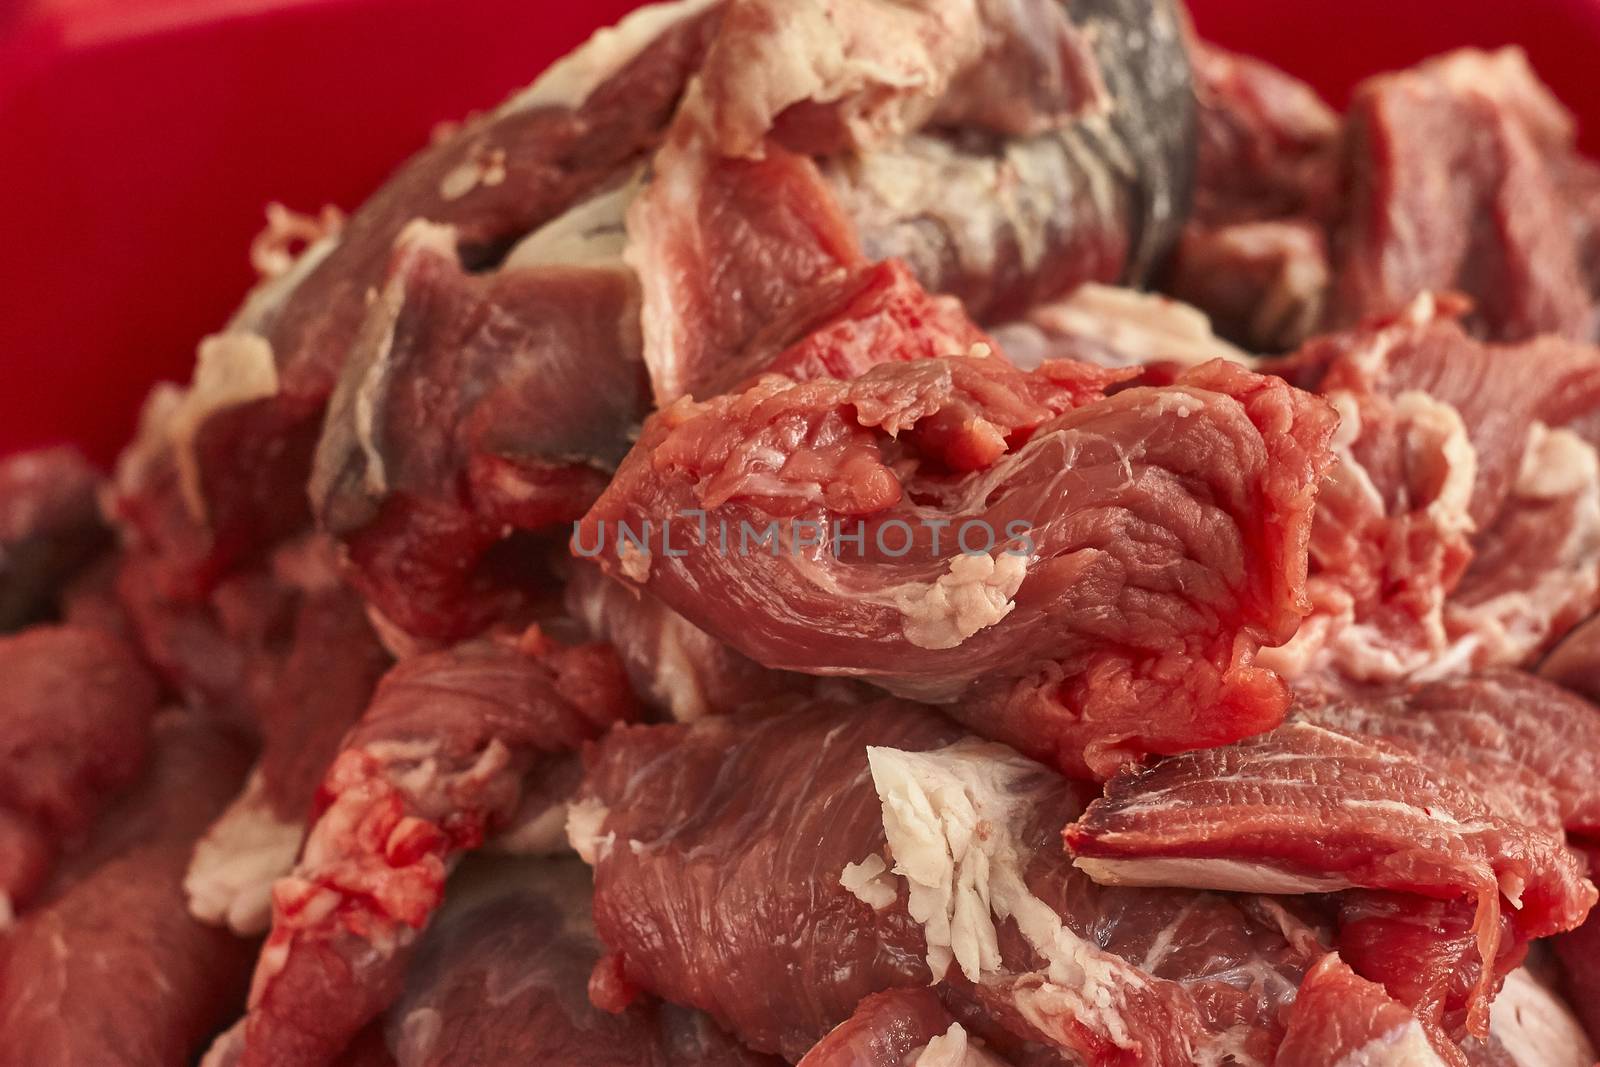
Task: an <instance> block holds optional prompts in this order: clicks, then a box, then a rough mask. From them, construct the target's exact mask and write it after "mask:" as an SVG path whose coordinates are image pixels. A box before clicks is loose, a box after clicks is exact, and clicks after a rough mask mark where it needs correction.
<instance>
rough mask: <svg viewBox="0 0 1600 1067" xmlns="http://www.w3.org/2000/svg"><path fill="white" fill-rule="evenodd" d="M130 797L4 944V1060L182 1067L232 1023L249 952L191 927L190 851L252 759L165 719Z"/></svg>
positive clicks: (190, 724) (185, 719)
mask: <svg viewBox="0 0 1600 1067" xmlns="http://www.w3.org/2000/svg"><path fill="white" fill-rule="evenodd" d="M150 747H151V758H150V761H149V764H148V767H147V768H146V770H145V772H144V774H143V776H142V777H141V779H140V781H139V783H138V784H137V786H136V787H135V788H134V790H133V792H131V793H130V794H128V795H127V796H125V797H124V798H123V799H122V801H121V803H120V804H119V805H118V807H117V808H116V810H115V811H114V812H113V813H111V814H109V815H107V816H106V817H105V818H104V819H103V820H102V821H101V822H100V824H99V825H98V826H97V827H96V829H95V831H94V832H93V834H92V835H91V836H90V837H89V839H88V840H87V842H86V843H85V845H84V847H83V848H82V849H81V850H80V851H79V852H78V853H77V854H76V855H74V856H73V858H72V859H71V860H70V861H69V862H68V863H67V864H65V865H64V866H63V867H62V869H61V870H60V871H59V872H58V874H57V875H56V878H55V879H54V881H53V882H52V883H51V885H50V886H49V888H48V890H47V892H46V896H45V898H44V899H43V900H42V902H41V903H40V904H39V906H38V907H36V908H35V909H33V910H32V911H30V912H28V913H27V914H25V915H24V916H23V917H22V918H21V920H20V921H18V923H17V924H16V926H15V927H14V928H12V929H11V930H9V931H8V932H7V933H6V934H5V937H4V940H0V1034H4V1035H5V1042H4V1051H3V1053H0V1056H3V1058H4V1059H5V1060H6V1062H8V1063H17V1064H28V1065H29V1067H80V1065H83V1064H100V1063H106V1064H112V1063H114V1064H123V1065H127V1067H184V1065H186V1064H190V1063H192V1062H193V1061H194V1056H195V1054H196V1053H197V1052H198V1051H199V1048H200V1046H201V1045H202V1044H203V1042H204V1041H205V1040H206V1038H207V1037H209V1036H210V1035H211V1033H213V1032H214V1031H215V1029H216V1027H217V1026H219V1025H220V1024H222V1023H223V1022H225V1021H226V1019H227V1016H228V1013H229V1012H231V1011H234V1010H236V1008H235V1004H236V1002H237V998H238V997H239V996H240V995H242V993H243V990H244V984H245V980H246V978H247V976H248V974H249V964H250V958H251V955H252V954H253V946H252V945H251V944H250V943H248V942H245V941H240V940H238V939H236V938H234V937H233V936H232V935H230V934H228V933H227V932H225V931H221V930H214V929H211V928H208V927H206V926H202V925H201V924H200V923H197V922H195V921H194V920H193V919H191V918H190V917H189V914H188V912H187V911H186V910H185V908H184V898H183V889H182V886H181V882H182V878H183V870H184V866H185V865H186V864H187V863H188V859H189V850H190V848H191V847H192V846H193V844H194V840H195V838H196V837H198V836H199V834H200V832H201V831H202V830H203V829H204V828H205V826H206V823H207V822H208V821H209V820H210V819H211V818H212V817H213V816H214V815H215V814H216V813H217V812H218V811H219V810H220V809H221V807H222V805H223V804H225V803H226V802H227V800H228V798H229V797H230V796H231V795H232V794H233V791H234V790H235V789H237V788H238V785H239V780H240V778H241V777H242V775H243V773H244V768H245V755H244V753H243V752H242V751H241V750H240V749H239V748H238V747H237V746H236V745H234V744H233V743H232V742H231V741H229V740H228V739H227V738H226V737H225V736H223V735H222V734H221V733H219V732H218V731H216V730H215V729H214V728H213V727H210V726H207V725H205V724H204V723H202V722H200V721H199V720H197V719H196V718H195V717H194V716H192V715H190V714H189V713H187V712H181V711H168V712H163V713H162V715H161V716H159V717H158V719H157V720H156V723H155V726H154V729H153V731H152V737H151V746H150Z"/></svg>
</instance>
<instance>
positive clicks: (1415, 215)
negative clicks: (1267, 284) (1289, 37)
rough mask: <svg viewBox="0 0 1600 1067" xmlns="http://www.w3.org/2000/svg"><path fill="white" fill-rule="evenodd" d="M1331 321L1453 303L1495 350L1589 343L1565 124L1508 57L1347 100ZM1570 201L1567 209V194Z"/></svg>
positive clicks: (1524, 65)
mask: <svg viewBox="0 0 1600 1067" xmlns="http://www.w3.org/2000/svg"><path fill="white" fill-rule="evenodd" d="M1347 121H1348V123H1349V135H1348V139H1347V143H1346V147H1345V154H1346V169H1347V178H1346V180H1347V182H1348V184H1349V187H1350V191H1349V195H1348V198H1347V201H1346V205H1345V208H1344V211H1343V212H1342V216H1343V217H1342V219H1341V221H1340V222H1339V224H1338V226H1339V246H1340V247H1339V252H1338V255H1337V278H1336V282H1335V287H1334V292H1335V302H1334V309H1335V310H1334V316H1333V318H1334V321H1336V322H1339V323H1350V322H1353V321H1356V320H1357V319H1360V318H1364V317H1367V316H1371V315H1375V314H1384V313H1393V312H1396V311H1398V310H1400V309H1401V308H1403V307H1404V306H1405V305H1406V304H1407V303H1409V302H1410V301H1411V300H1412V299H1414V298H1415V297H1417V296H1418V295H1420V294H1422V293H1425V292H1430V291H1432V292H1437V291H1443V290H1451V289H1453V290H1459V291H1461V292H1463V293H1466V294H1467V295H1468V296H1470V297H1471V298H1472V300H1473V302H1474V315H1473V322H1474V325H1475V326H1476V327H1477V328H1478V329H1481V330H1482V331H1483V332H1484V333H1485V334H1486V335H1487V336H1489V337H1492V338H1494V339H1497V340H1505V341H1520V340H1527V339H1530V338H1533V337H1536V336H1540V335H1544V334H1553V335H1556V336H1561V337H1566V338H1568V339H1569V340H1575V341H1579V340H1582V341H1586V340H1592V339H1594V338H1595V336H1596V329H1597V326H1600V319H1597V315H1596V306H1595V301H1596V293H1595V291H1594V290H1593V289H1592V288H1591V284H1590V279H1589V278H1588V277H1586V274H1585V268H1586V265H1587V263H1586V260H1587V257H1588V255H1589V252H1590V248H1589V246H1588V245H1587V243H1586V238H1585V233H1584V229H1583V225H1582V223H1581V221H1580V222H1579V224H1578V225H1576V226H1575V225H1574V220H1575V219H1578V220H1582V219H1583V218H1585V217H1586V212H1585V211H1584V207H1585V202H1584V200H1583V198H1582V185H1581V183H1582V179H1581V178H1580V179H1579V181H1578V184H1577V187H1576V188H1574V186H1573V185H1570V184H1569V182H1570V181H1571V179H1569V178H1568V175H1575V174H1579V173H1581V172H1582V170H1583V169H1584V165H1583V164H1582V163H1580V162H1579V161H1578V160H1577V156H1576V150H1575V148H1574V123H1573V119H1572V116H1571V115H1570V114H1569V113H1568V112H1567V111H1566V109H1565V108H1564V107H1562V106H1561V104H1560V102H1559V101H1557V100H1556V99H1555V97H1554V96H1552V95H1551V93H1550V92H1549V90H1548V89H1546V88H1545V87H1544V85H1543V84H1542V83H1540V82H1539V80H1538V78H1537V76H1535V75H1534V73H1533V71H1532V69H1531V68H1530V67H1529V66H1528V61H1527V57H1526V56H1525V55H1523V53H1522V52H1521V50H1519V49H1515V48H1506V49H1502V50H1500V51H1498V52H1492V53H1486V52H1479V51H1474V50H1465V51H1461V52H1454V53H1451V54H1449V55H1445V56H1440V57H1438V58H1436V59H1432V60H1429V61H1428V62H1426V63H1423V64H1422V65H1420V66H1418V67H1416V68H1414V69H1412V70H1408V71H1403V72H1400V73H1397V74H1387V75H1382V76H1379V77H1376V78H1373V79H1371V80H1369V81H1367V82H1365V83H1363V84H1362V85H1361V86H1359V87H1358V88H1357V89H1356V91H1355V94H1354V97H1353V99H1352V101H1351V105H1350V114H1349V117H1348V120H1347ZM1569 189H1572V190H1573V192H1574V193H1576V194H1577V199H1576V201H1574V200H1573V199H1571V198H1569V194H1568V190H1569Z"/></svg>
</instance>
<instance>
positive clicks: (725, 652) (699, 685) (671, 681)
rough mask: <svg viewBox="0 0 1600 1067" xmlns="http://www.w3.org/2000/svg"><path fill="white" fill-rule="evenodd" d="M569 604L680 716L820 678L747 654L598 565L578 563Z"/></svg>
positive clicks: (714, 710)
mask: <svg viewBox="0 0 1600 1067" xmlns="http://www.w3.org/2000/svg"><path fill="white" fill-rule="evenodd" d="M566 607H567V612H568V613H569V614H570V615H571V616H572V617H573V618H574V619H577V620H578V621H580V622H581V623H583V625H584V627H585V628H586V629H587V630H588V632H589V635H590V637H592V638H593V639H594V640H596V641H604V642H606V643H607V644H609V645H611V646H612V647H613V648H615V649H616V650H617V655H618V656H619V657H621V659H622V665H623V667H624V668H626V670H627V672H628V680H629V681H630V682H631V683H632V684H633V690H634V692H635V693H638V694H639V696H640V698H641V699H643V700H645V701H647V702H648V703H649V704H650V705H651V706H653V707H654V708H656V709H657V710H658V711H660V712H662V713H663V714H665V715H666V716H668V717H669V718H672V719H676V720H678V721H680V722H687V721H689V720H691V719H698V718H700V717H701V716H702V715H721V714H725V713H727V712H730V711H734V710H737V709H738V708H740V707H743V706H745V705H747V704H753V703H757V702H760V701H763V700H767V699H769V698H771V697H775V696H779V695H781V694H783V693H786V692H796V691H799V690H803V689H807V688H809V687H810V685H811V682H812V679H810V678H807V677H805V676H803V675H795V674H788V673H785V672H783V671H771V670H768V669H767V668H765V667H763V666H761V665H760V664H757V663H755V662H753V661H751V660H749V659H747V658H745V657H744V656H741V655H740V654H739V653H737V652H735V651H734V650H733V649H731V648H729V647H728V646H727V645H725V644H723V643H722V642H721V641H718V640H717V639H716V638H715V637H712V636H711V635H710V634H708V633H706V632H705V631H704V630H702V629H700V628H699V627H697V626H695V625H694V624H693V623H691V622H690V621H689V620H687V619H685V618H684V617H683V616H682V615H679V614H678V613H677V612H675V611H673V610H672V609H671V608H669V607H667V606H666V605H665V604H663V603H661V601H659V600H657V599H656V598H655V597H653V596H651V595H650V594H649V593H646V592H642V591H640V590H638V589H636V588H633V587H631V586H628V585H625V584H623V583H622V582H619V581H616V580H615V579H612V578H607V577H606V576H605V575H604V574H603V573H601V571H600V570H599V568H597V567H590V566H587V565H582V564H580V565H578V566H576V567H575V568H574V569H573V573H572V576H571V577H570V578H569V579H568V580H567V587H566Z"/></svg>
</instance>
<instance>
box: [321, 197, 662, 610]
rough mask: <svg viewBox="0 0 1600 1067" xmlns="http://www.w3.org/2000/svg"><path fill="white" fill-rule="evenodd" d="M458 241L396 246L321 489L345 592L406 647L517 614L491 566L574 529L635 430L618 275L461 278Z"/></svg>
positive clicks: (638, 386)
mask: <svg viewBox="0 0 1600 1067" xmlns="http://www.w3.org/2000/svg"><path fill="white" fill-rule="evenodd" d="M456 243H457V238H456V235H455V234H454V233H453V232H452V231H450V230H449V229H447V228H442V227H437V226H431V225H428V224H418V225H416V226H414V227H412V228H410V229H408V230H406V231H405V232H404V233H403V234H401V236H400V240H399V243H398V245H397V246H396V250H395V257H394V260H393V262H392V263H391V264H390V267H389V274H388V278H387V281H386V283H385V285H384V287H383V289H382V292H381V293H380V295H379V297H378V298H377V300H376V301H375V302H374V303H373V305H372V309H371V312H370V313H369V315H368V318H367V321H366V323H365V325H364V326H363V327H362V330H361V333H360V334H359V335H358V337H357V339H356V341H355V343H354V345H353V347H352V350H351V354H350V356H349V357H348V358H347V359H346V361H345V364H344V370H343V375H342V377H341V379H340V384H339V388H338V390H337V391H336V392H335V394H334V397H333V401H332V404H331V406H330V408H329V413H328V422H327V425H326V427H325V429H324V431H323V436H322V441H321V444H320V445H319V447H318V452H317V459H316V467H315V470H314V473H313V476H312V480H311V499H312V506H313V509H314V511H315V512H316V515H317V519H318V521H319V523H320V524H321V525H322V527H323V528H324V529H326V530H328V531H329V532H330V533H332V534H333V535H334V536H336V537H338V538H339V539H340V540H341V541H343V542H344V543H345V544H346V546H347V548H348V551H349V554H350V560H351V563H352V566H351V568H350V575H351V580H352V581H353V582H354V583H355V584H356V585H357V587H358V588H360V589H361V591H362V592H363V593H364V594H365V595H366V596H367V597H368V599H370V600H371V601H372V603H373V604H374V605H375V606H376V607H377V608H378V610H379V611H381V612H382V613H383V615H384V616H385V618H387V619H388V620H389V621H390V622H392V623H394V624H395V625H397V626H399V627H400V628H401V629H403V630H405V631H406V632H407V633H410V634H413V635H416V636H419V637H423V638H427V639H431V640H442V641H449V640H457V639H460V638H463V637H467V636H470V635H472V634H474V633H477V632H478V631H480V630H482V629H483V628H484V627H485V625H487V624H488V623H489V622H491V621H493V619H494V618H495V617H496V616H499V615H503V614H506V613H507V611H508V610H509V608H511V607H513V606H515V605H516V604H518V603H519V602H520V598H519V595H518V594H519V590H518V589H516V588H515V587H514V586H512V585H510V584H509V583H508V582H507V578H508V577H509V576H508V575H507V574H504V573H496V572H494V571H493V570H492V569H486V568H484V567H483V566H482V565H483V563H484V560H485V557H486V556H487V555H488V554H489V552H490V550H491V549H492V548H493V547H494V546H495V545H497V544H499V543H500V542H501V541H502V540H503V539H504V538H505V537H506V536H507V533H508V531H510V530H513V529H521V530H540V529H543V528H546V527H551V526H557V525H560V524H564V523H570V522H572V521H574V520H575V519H577V518H578V517H580V516H581V515H582V514H583V512H584V511H585V510H587V508H588V507H589V505H590V504H592V503H593V502H594V499H595V497H597V496H598V495H599V493H600V491H601V489H603V488H604V486H605V482H606V472H607V471H608V470H609V469H610V468H611V467H612V466H614V465H615V464H616V462H617V461H618V460H619V459H621V458H622V456H623V454H624V453H625V452H626V451H627V446H628V434H629V430H630V429H631V427H632V426H633V425H634V424H636V422H637V421H638V420H639V419H640V418H642V416H643V406H644V397H645V381H644V368H643V365H642V364H641V363H640V362H639V345H640V342H639V334H638V294H637V285H636V283H635V282H634V280H633V278H632V276H631V275H630V274H629V273H627V272H626V270H624V269H623V268H622V266H621V264H620V263H617V264H615V265H614V266H564V265H559V264H558V265H554V266H548V267H543V266H532V267H523V268H512V267H508V268H506V269H503V270H500V271H498V272H496V273H494V274H490V275H487V276H482V277H479V276H473V275H468V274H466V273H464V272H463V271H462V269H461V266H460V264H459V263H458V262H457V260H456V251H455V246H456Z"/></svg>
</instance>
